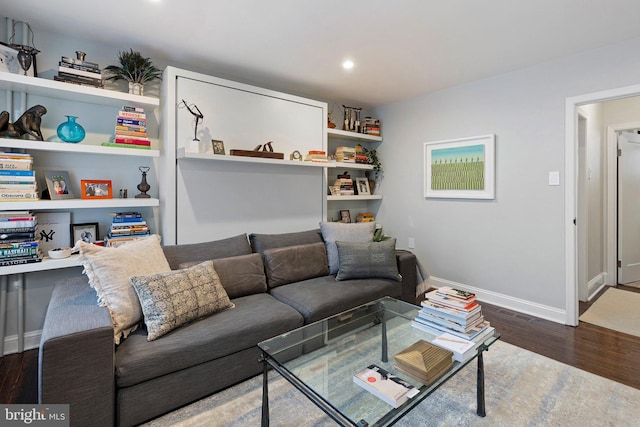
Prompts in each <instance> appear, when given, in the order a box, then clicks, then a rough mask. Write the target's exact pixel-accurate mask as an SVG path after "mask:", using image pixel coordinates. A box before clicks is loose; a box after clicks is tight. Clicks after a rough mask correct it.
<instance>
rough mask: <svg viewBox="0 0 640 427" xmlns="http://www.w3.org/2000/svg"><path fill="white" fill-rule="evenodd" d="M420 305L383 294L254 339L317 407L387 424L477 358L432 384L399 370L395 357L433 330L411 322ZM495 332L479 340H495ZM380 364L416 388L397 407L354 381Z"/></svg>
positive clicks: (349, 420) (352, 419) (347, 419)
mask: <svg viewBox="0 0 640 427" xmlns="http://www.w3.org/2000/svg"><path fill="white" fill-rule="evenodd" d="M419 310H420V307H418V306H415V305H412V304H408V303H406V302H403V301H398V300H395V299H393V298H383V299H380V300H377V301H374V302H371V303H369V304H365V305H362V306H360V307H357V308H355V309H353V310H350V311H348V312H344V313H341V314H338V315H336V316H332V317H329V318H327V319H324V320H321V321H318V322H315V323H312V324H309V325H305V326H303V327H301V328H299V329H296V330H293V331H291V332H289V333H286V334H283V335H279V336H276V337H274V338H271V339H269V340H266V341H263V342H261V343H259V344H258V346H259V348H260V349H261V350H262V352H263V355H264V357H265V358H266V359H268V360H269V364H270V365H271V366H273V367H274V368H275V369H276V370H277V371H278V372H279V373H280V374H282V375H283V376H284V377H285V378H286V379H287V380H288V381H289V382H291V383H292V384H294V385H295V386H296V387H297V388H298V389H299V390H300V391H302V392H303V393H304V394H306V395H307V397H309V398H310V399H311V400H312V401H314V403H316V404H317V405H318V406H319V407H320V408H321V409H323V410H324V411H325V412H327V413H328V414H329V415H331V413H330V412H332V411H333V412H337V414H339V418H342V420H341V419H336V418H335V417H333V416H332V418H334V420H336V421H338V422H339V423H341V424H343V425H358V426H367V425H368V426H372V425H379V426H381V425H387V424H390V423H393V422H395V421H396V420H398V419H399V418H401V417H402V416H404V415H405V414H406V413H408V412H409V411H410V410H411V409H412V408H413V407H415V406H416V405H417V404H418V403H419V402H420V401H422V400H424V399H425V398H426V397H427V396H429V395H430V394H431V393H432V392H433V391H435V390H436V389H437V388H438V387H439V386H440V385H441V384H443V383H444V382H446V381H447V380H448V379H449V378H451V377H452V376H453V375H455V374H456V373H457V372H458V371H460V370H461V369H462V368H463V367H464V366H466V365H467V364H468V363H469V362H471V361H472V360H474V359H475V358H477V355H478V353H477V352H474V353H473V356H472V357H470V358H468V359H467V360H464V361H463V362H458V361H454V363H453V366H452V367H451V368H450V369H449V370H448V371H446V372H445V373H444V374H443V375H442V376H440V377H439V378H438V379H437V380H435V382H433V383H432V384H430V385H428V386H427V385H424V384H422V383H421V382H420V381H419V380H417V379H414V378H413V377H412V376H410V375H408V374H406V373H404V372H402V371H400V370H398V369H397V368H396V366H395V361H394V356H395V355H396V354H398V353H400V352H401V351H403V350H405V349H406V348H407V347H409V346H411V345H412V344H414V343H416V342H417V341H420V340H424V341H427V342H431V341H433V340H434V339H435V338H436V335H431V334H429V333H428V332H425V331H422V330H420V329H417V328H415V327H413V326H412V325H411V323H412V321H413V319H414V318H415V317H416V315H417V314H418V312H419ZM498 338H499V335H497V334H495V332H494V333H493V334H492V335H490V336H489V337H487V338H485V339H484V340H483V342H482V343H481V344H480V345H481V346H485V347H484V348H483V349H486V347H488V346H490V345H491V344H493V343H494V342H495V341H497V339H498ZM369 365H378V366H379V367H380V368H382V369H384V370H386V371H388V372H390V373H391V374H393V375H397V376H398V377H400V378H402V379H403V380H406V381H407V382H409V383H410V384H411V385H413V386H414V387H416V388H417V389H418V390H419V391H418V392H417V394H416V395H415V396H413V397H412V398H410V399H409V400H407V401H406V402H405V403H404V404H402V405H401V406H400V407H398V408H394V407H393V406H391V405H389V404H387V403H385V402H384V401H383V400H381V399H379V398H378V397H376V396H375V395H373V394H372V393H370V392H369V391H367V390H365V389H364V388H362V387H360V386H359V385H357V384H356V383H354V380H353V377H354V375H355V374H356V373H358V372H360V371H362V370H363V369H366V368H367V367H368V366H369Z"/></svg>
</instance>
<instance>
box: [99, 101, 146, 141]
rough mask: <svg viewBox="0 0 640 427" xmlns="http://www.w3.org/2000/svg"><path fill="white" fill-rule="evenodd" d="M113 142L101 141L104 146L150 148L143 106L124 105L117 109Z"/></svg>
mask: <svg viewBox="0 0 640 427" xmlns="http://www.w3.org/2000/svg"><path fill="white" fill-rule="evenodd" d="M115 130H116V132H115V138H114V139H113V142H103V143H102V145H103V146H105V147H119V148H140V149H143V150H150V149H151V140H150V139H149V136H148V134H147V115H146V114H145V112H144V109H143V108H139V107H130V106H127V105H125V106H124V107H122V110H120V111H118V117H117V118H116V129H115Z"/></svg>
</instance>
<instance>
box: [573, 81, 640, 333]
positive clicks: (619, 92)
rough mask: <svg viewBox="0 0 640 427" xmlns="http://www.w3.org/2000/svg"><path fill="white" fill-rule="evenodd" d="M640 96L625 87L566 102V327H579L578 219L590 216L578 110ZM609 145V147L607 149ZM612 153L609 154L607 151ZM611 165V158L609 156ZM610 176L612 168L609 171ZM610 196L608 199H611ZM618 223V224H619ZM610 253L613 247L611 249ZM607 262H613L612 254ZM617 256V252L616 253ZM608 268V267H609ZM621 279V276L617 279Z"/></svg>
mask: <svg viewBox="0 0 640 427" xmlns="http://www.w3.org/2000/svg"><path fill="white" fill-rule="evenodd" d="M638 95H640V85H633V86H625V87H621V88H617V89H610V90H605V91H601V92H593V93H588V94H584V95H579V96H574V97H568V98H566V100H565V174H564V176H565V182H566V185H565V201H564V222H565V324H567V325H571V326H576V325H578V316H579V310H578V283H577V277H578V271H577V269H578V262H577V254H578V238H577V236H578V233H577V227H576V225H575V219H576V218H578V217H580V218H583V217H584V216H585V214H586V212H583V211H582V210H580V211H579V210H578V206H577V199H578V188H577V184H578V164H577V162H578V107H580V106H581V105H585V104H593V103H598V102H603V101H611V100H614V99H622V98H628V97H631V96H638ZM608 146H609V144H607V149H608V148H609V147H608ZM607 152H608V150H607ZM607 157H608V158H607V164H609V161H610V159H609V157H610V156H607ZM607 169H608V170H607V174H609V169H610V168H609V167H608V168H607ZM607 181H608V182H607V193H608V195H609V194H610V193H611V191H610V189H609V187H610V185H611V183H610V181H609V180H607ZM608 197H609V196H607V199H608ZM609 210H610V207H609V209H608V210H607V224H608V225H610V218H611V216H610V213H609ZM616 221H617V220H616ZM607 234H608V235H607V242H608V244H609V242H610V239H611V236H610V233H609V228H608V227H607ZM608 249H609V246H608ZM608 252H609V253H608V255H607V260H608V261H609V260H610V255H611V254H610V251H609V250H608ZM614 254H617V251H616V252H614ZM607 265H608V264H607ZM615 277H617V275H616V276H615Z"/></svg>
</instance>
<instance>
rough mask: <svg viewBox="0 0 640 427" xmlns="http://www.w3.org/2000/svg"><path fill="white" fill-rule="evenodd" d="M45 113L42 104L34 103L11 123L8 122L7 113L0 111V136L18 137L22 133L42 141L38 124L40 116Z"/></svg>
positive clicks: (45, 110)
mask: <svg viewBox="0 0 640 427" xmlns="http://www.w3.org/2000/svg"><path fill="white" fill-rule="evenodd" d="M45 114H47V109H46V108H45V107H43V106H42V105H34V106H33V107H31V108H29V109H28V110H27V111H25V112H24V113H23V114H22V115H21V116H20V117H19V118H18V120H16V121H15V122H13V123H10V122H9V113H8V112H6V111H3V112H2V113H0V137H7V138H20V137H22V135H25V134H27V135H31V136H33V137H34V138H35V139H37V140H38V141H44V138H43V137H42V132H41V131H40V124H41V123H42V116H44V115H45Z"/></svg>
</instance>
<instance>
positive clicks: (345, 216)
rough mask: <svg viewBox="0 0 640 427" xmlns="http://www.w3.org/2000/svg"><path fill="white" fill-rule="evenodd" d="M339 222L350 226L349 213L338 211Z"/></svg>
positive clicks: (344, 210) (345, 210) (347, 211)
mask: <svg viewBox="0 0 640 427" xmlns="http://www.w3.org/2000/svg"><path fill="white" fill-rule="evenodd" d="M340 221H341V222H344V223H347V224H350V223H351V212H349V210H348V209H343V210H341V211H340Z"/></svg>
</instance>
